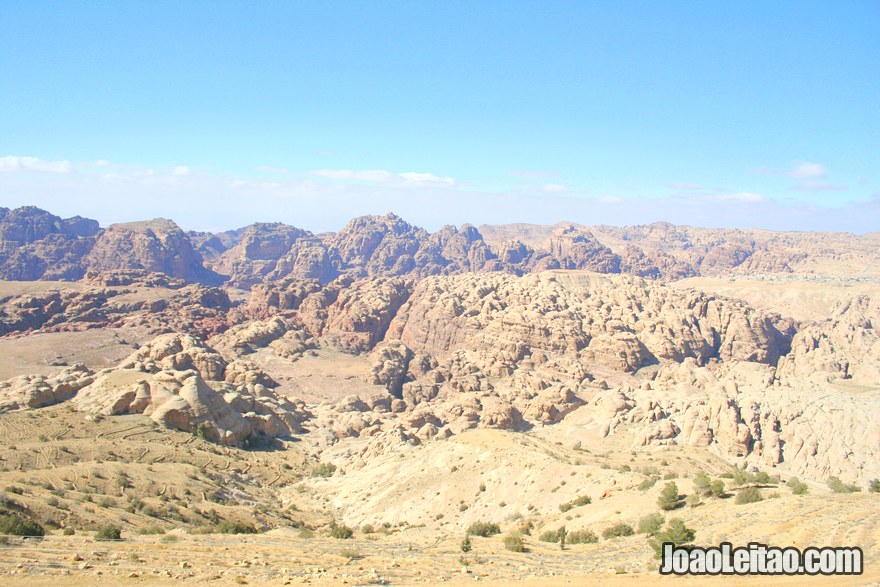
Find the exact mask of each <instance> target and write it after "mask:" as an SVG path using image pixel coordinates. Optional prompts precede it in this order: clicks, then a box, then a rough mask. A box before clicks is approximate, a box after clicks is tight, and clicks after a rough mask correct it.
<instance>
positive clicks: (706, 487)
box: [694, 473, 712, 495]
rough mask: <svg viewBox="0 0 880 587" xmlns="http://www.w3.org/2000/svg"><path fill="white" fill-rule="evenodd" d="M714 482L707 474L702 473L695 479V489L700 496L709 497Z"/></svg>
mask: <svg viewBox="0 0 880 587" xmlns="http://www.w3.org/2000/svg"><path fill="white" fill-rule="evenodd" d="M711 485H712V480H711V479H710V478H709V476H708V475H706V474H705V473H700V474H699V475H697V476H696V477H694V488H695V489H696V490H697V493H699V494H700V495H708V494H709V493H711V489H710V487H711Z"/></svg>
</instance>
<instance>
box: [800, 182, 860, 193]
mask: <svg viewBox="0 0 880 587" xmlns="http://www.w3.org/2000/svg"><path fill="white" fill-rule="evenodd" d="M791 189H793V190H799V191H802V192H844V191H846V190H848V189H849V186H845V185H837V184H833V183H829V182H827V181H822V180H819V179H805V180H803V181H799V182H797V184H795V185H793V186H792V188H791Z"/></svg>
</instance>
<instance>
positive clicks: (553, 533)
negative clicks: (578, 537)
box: [538, 530, 559, 542]
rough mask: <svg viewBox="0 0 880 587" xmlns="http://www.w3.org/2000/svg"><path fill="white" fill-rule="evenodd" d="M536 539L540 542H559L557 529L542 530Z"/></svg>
mask: <svg viewBox="0 0 880 587" xmlns="http://www.w3.org/2000/svg"><path fill="white" fill-rule="evenodd" d="M538 540H540V541H541V542H559V531H558V530H547V531H546V532H542V533H541V535H540V536H538Z"/></svg>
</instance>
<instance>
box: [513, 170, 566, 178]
mask: <svg viewBox="0 0 880 587" xmlns="http://www.w3.org/2000/svg"><path fill="white" fill-rule="evenodd" d="M510 175H511V176H512V177H522V178H525V179H553V178H556V177H559V174H558V173H556V172H555V171H511V172H510Z"/></svg>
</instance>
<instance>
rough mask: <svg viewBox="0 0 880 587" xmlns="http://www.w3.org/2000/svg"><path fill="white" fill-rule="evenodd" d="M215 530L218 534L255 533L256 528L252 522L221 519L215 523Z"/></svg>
mask: <svg viewBox="0 0 880 587" xmlns="http://www.w3.org/2000/svg"><path fill="white" fill-rule="evenodd" d="M217 532H219V533H220V534H256V533H257V529H256V528H255V527H254V525H253V524H245V523H243V522H233V521H232V520H223V521H222V522H220V523H219V524H217Z"/></svg>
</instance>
